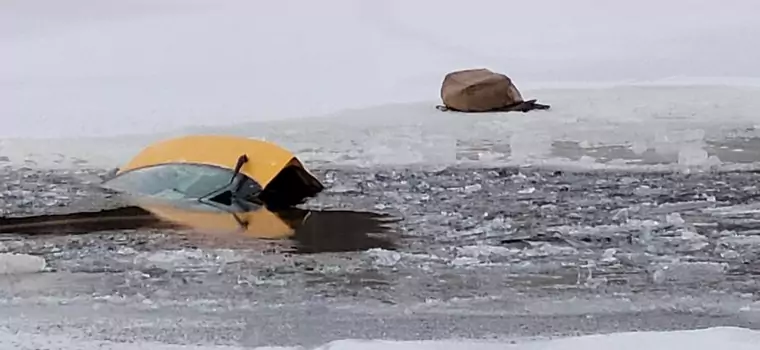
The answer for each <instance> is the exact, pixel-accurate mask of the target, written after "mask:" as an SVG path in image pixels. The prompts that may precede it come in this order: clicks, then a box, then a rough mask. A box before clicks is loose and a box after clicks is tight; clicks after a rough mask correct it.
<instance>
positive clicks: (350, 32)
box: [0, 0, 760, 350]
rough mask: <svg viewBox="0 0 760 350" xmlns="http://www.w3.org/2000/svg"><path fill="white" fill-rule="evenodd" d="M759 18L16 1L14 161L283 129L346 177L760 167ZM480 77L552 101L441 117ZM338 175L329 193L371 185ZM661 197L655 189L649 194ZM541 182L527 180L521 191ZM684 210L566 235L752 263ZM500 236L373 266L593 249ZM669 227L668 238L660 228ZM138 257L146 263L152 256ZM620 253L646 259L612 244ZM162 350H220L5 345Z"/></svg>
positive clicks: (623, 8) (0, 142) (666, 6)
mask: <svg viewBox="0 0 760 350" xmlns="http://www.w3.org/2000/svg"><path fill="white" fill-rule="evenodd" d="M653 8H655V9H656V10H654V11H653V10H652V9H653ZM757 13H760V3H758V2H757V1H754V0H726V1H708V0H694V1H686V0H673V1H668V2H660V1H654V0H641V1H636V2H622V1H615V2H611V1H602V0H573V1H565V0H537V1H531V2H524V1H507V0H473V1H470V2H462V1H454V0H437V1H432V0H430V1H427V0H418V1H412V2H410V1H402V0H384V1H350V0H324V1H319V2H313V1H305V0H289V1H270V2H256V3H254V2H250V1H244V0H230V1H225V2H209V1H204V0H160V1H153V0H129V1H98V0H68V1H66V2H59V1H52V0H9V1H4V2H2V4H0V52H2V54H0V121H2V124H3V127H2V128H0V166H5V165H8V164H10V165H12V166H13V167H18V166H34V167H63V168H70V167H74V166H86V167H99V168H112V167H115V166H118V165H120V164H121V163H122V162H124V161H125V160H127V159H128V158H130V157H131V156H132V155H134V154H135V153H136V152H137V151H138V150H139V149H141V148H142V147H143V146H145V145H146V144H148V143H150V142H153V141H156V140H159V139H162V138H164V137H166V136H170V135H177V134H183V133H188V132H203V133H231V134H235V135H243V136H250V137H262V138H266V139H268V140H271V141H274V142H277V143H279V144H281V145H283V146H285V147H287V148H288V149H290V150H291V151H293V152H294V153H295V154H297V155H298V156H299V157H300V158H302V159H303V160H305V161H306V162H307V163H309V164H312V165H326V166H330V167H340V166H378V167H388V166H402V167H411V166H417V165H424V166H433V167H436V168H444V167H447V166H451V165H465V166H494V165H547V166H563V167H573V168H586V169H588V168H591V169H597V168H613V167H615V168H626V169H633V170H657V169H679V170H684V169H686V170H690V169H692V168H697V169H709V168H719V169H730V168H742V167H758V166H760V117H758V110H760V99H758V96H760V68H759V66H758V65H757V62H760V22H758V21H757V18H756V17H757ZM525 14H531V15H525ZM470 67H488V68H491V69H493V70H496V71H501V72H504V73H505V74H507V75H509V76H510V77H511V78H513V79H514V81H515V82H516V84H517V86H518V88H520V90H521V91H522V93H523V96H525V97H526V98H530V99H532V98H536V99H538V100H539V101H541V102H546V103H548V104H550V105H552V109H551V110H549V111H538V112H532V113H527V114H519V113H510V114H500V113H495V114H484V115H476V116H473V115H460V114H456V113H441V112H439V111H437V110H436V109H435V108H434V106H435V105H436V104H438V103H439V96H438V92H439V90H438V89H439V88H440V82H441V80H442V78H443V76H444V74H445V73H446V72H448V71H451V70H454V69H461V68H470ZM512 180H515V179H512ZM515 181H517V180H515ZM339 185H340V184H339ZM339 185H336V187H334V188H333V189H332V190H333V191H334V192H339V191H343V192H350V191H352V190H353V187H348V186H347V185H344V187H342V188H341V187H339ZM659 190H660V189H657V188H649V187H645V186H641V187H640V188H638V189H637V194H640V195H645V194H652V193H656V192H657V191H659ZM461 191H463V192H466V193H467V194H470V195H472V194H478V193H480V192H482V191H484V189H483V188H482V187H480V185H479V184H478V185H470V186H467V187H462V188H461ZM534 191H536V188H535V187H533V186H531V185H530V184H529V183H525V184H524V186H522V187H521V188H520V189H519V190H518V194H519V195H521V196H531V195H534ZM29 193H31V192H29ZM3 200H4V199H3V198H0V202H2V201H3ZM2 203H4V202H2ZM714 204H715V198H714V197H712V200H710V199H708V198H704V200H700V201H699V203H696V204H694V205H696V206H699V208H692V209H693V210H697V211H699V210H701V209H700V208H704V210H702V212H703V213H704V214H705V215H712V216H715V217H718V216H720V217H727V219H726V220H735V221H736V222H739V223H740V222H741V220H745V219H746V217H744V216H742V215H751V214H753V213H756V212H757V208H752V207H749V208H748V207H739V206H735V207H731V208H728V209H726V208H712V207H711V206H713V205H714ZM377 205H378V206H381V205H382V204H380V203H378V204H377ZM683 205H685V206H688V205H691V204H689V203H686V204H683ZM637 210H651V211H656V210H659V211H660V213H661V214H662V220H661V221H657V222H654V221H646V220H638V219H635V218H630V219H629V216H632V215H634V214H636V213H637ZM678 211H679V208H671V207H660V208H644V209H642V208H629V209H627V210H624V211H620V212H618V213H616V214H611V215H615V218H616V220H619V221H620V222H621V223H620V225H611V226H601V225H597V226H595V227H578V226H566V227H564V228H560V229H558V230H560V231H562V233H565V234H567V235H569V236H571V237H575V238H582V237H584V235H586V236H592V235H596V236H609V237H614V236H615V235H618V234H620V232H622V231H625V232H634V231H636V232H639V231H640V232H641V234H640V235H638V236H637V237H636V239H638V240H640V241H641V242H644V243H646V244H648V245H649V246H650V249H652V250H657V249H666V248H667V249H671V248H672V249H675V250H678V251H681V252H689V251H693V250H704V249H713V250H715V251H716V252H718V253H719V254H721V255H722V256H725V257H727V258H731V259H736V258H737V257H738V256H741V255H742V254H745V253H755V251H754V250H755V249H756V248H754V247H756V246H757V244H755V243H757V242H755V241H756V240H755V237H752V236H737V235H735V234H733V233H732V232H731V231H730V230H725V232H721V235H722V236H721V237H720V238H719V239H717V242H718V243H717V244H716V246H715V247H712V246H706V245H705V244H707V243H706V241H705V239H704V237H702V236H700V235H698V234H696V232H695V231H694V230H693V227H690V226H689V225H693V223H692V221H690V218H688V217H681V216H680V214H678ZM637 220H638V221H637ZM492 224H493V225H497V224H498V225H499V226H498V227H496V226H494V227H487V230H485V231H489V232H482V231H484V229H480V231H478V229H473V231H472V232H468V233H469V234H472V235H475V236H476V237H481V236H478V235H482V236H485V238H483V240H482V241H477V242H467V244H462V245H460V246H458V247H453V248H452V249H450V251H448V252H445V253H448V254H449V255H448V256H446V257H438V256H423V255H422V254H419V255H417V256H415V255H414V254H408V253H400V254H399V253H394V252H388V251H382V250H376V251H372V252H370V253H368V255H370V256H371V257H372V259H374V261H375V263H377V264H378V265H383V266H387V267H395V266H397V265H400V264H401V265H403V264H404V263H406V262H407V261H408V260H415V259H417V260H425V259H428V260H430V261H436V262H441V261H443V262H444V263H450V264H462V265H465V266H476V267H480V266H486V265H494V264H499V263H505V262H506V261H508V260H509V259H510V258H511V257H512V256H513V255H531V256H538V257H543V256H549V257H553V258H558V257H559V256H561V255H563V254H564V253H566V252H573V251H575V250H577V248H574V247H556V246H553V245H551V244H543V243H541V244H537V245H535V246H532V247H530V248H529V249H523V250H517V249H511V248H504V247H496V246H492V245H490V243H489V241H488V239H490V238H491V237H488V235H489V234H492V233H493V232H491V231H495V232H497V233H498V234H504V233H505V232H511V230H512V227H511V226H510V224H509V222H500V223H492ZM663 227H665V228H666V229H664V230H665V231H667V232H666V233H667V234H668V235H669V236H658V235H656V234H654V235H653V234H652V233H651V232H648V231H647V230H648V229H650V228H651V229H663ZM459 238H461V237H453V238H452V237H450V236H445V235H444V236H443V237H442V239H459ZM664 247H665V248H664ZM123 253H124V255H125V256H127V257H129V258H130V259H131V258H132V257H131V256H132V255H133V254H132V253H134V252H128V251H123ZM198 254H199V255H197V256H196V255H195V252H193V251H184V252H183V253H182V254H179V255H175V256H172V255H170V254H167V255H162V253H155V254H143V253H141V254H134V255H136V257H135V259H137V260H136V261H138V262H140V263H145V264H154V265H160V266H175V265H173V264H176V263H177V261H180V262H183V263H186V264H190V265H193V264H201V265H202V264H206V263H207V262H208V261H209V260H208V257H206V256H202V254H201V253H198ZM602 258H603V261H602V262H607V263H612V262H617V261H622V260H624V259H626V258H630V257H628V256H626V255H625V254H624V253H621V252H620V251H618V250H616V249H608V250H605V251H604V255H603V257H602ZM125 259H126V258H125ZM229 259H230V260H235V259H236V258H234V257H229ZM209 265H211V263H210V262H209ZM193 266H195V265H193ZM204 266H205V265H204ZM44 268H45V261H44V260H43V261H40V260H39V259H36V258H34V257H28V256H23V255H14V256H11V255H5V254H4V255H0V270H2V269H5V270H3V271H7V272H8V276H10V277H8V278H17V276H18V275H19V273H20V272H29V273H31V274H33V275H34V273H35V272H39V271H41V270H43V269H44ZM651 269H652V271H651V275H652V277H653V280H654V281H655V282H661V281H667V280H668V279H669V278H671V277H673V276H676V277H678V278H689V277H691V276H704V275H707V276H708V277H709V276H710V275H712V274H716V275H717V274H722V273H723V270H722V269H723V265H721V264H719V263H714V264H710V263H704V264H698V263H692V262H689V261H658V262H657V263H656V264H653V265H652V267H651ZM539 272H540V271H539ZM36 275H40V274H36ZM0 276H2V275H0ZM0 278H5V277H0ZM579 279H580V278H579ZM592 282H593V281H592ZM742 305H743V304H742ZM745 307H746V306H745ZM754 310H755V309H752V308H750V309H749V311H753V312H754ZM25 311H29V310H25ZM43 313H44V312H43ZM759 337H760V336H758V334H757V333H755V332H752V331H749V330H742V329H733V328H712V329H706V330H699V331H684V332H661V333H638V334H617V335H605V336H593V337H583V338H571V339H563V340H552V341H549V342H537V343H516V344H508V343H505V342H490V343H462V342H468V341H466V340H456V341H440V342H400V341H399V342H394V341H390V340H388V341H380V340H377V341H358V340H338V341H335V342H334V343H331V344H326V345H324V346H323V348H324V349H327V348H330V349H380V348H383V349H386V348H390V349H433V348H435V349H446V348H452V349H454V348H471V349H474V350H481V349H482V350H486V349H496V348H498V349H515V350H518V349H519V350H522V349H533V348H537V347H541V348H543V349H563V350H564V349H571V350H572V349H575V348H583V349H608V348H615V349H626V346H636V347H637V348H638V347H646V348H648V349H653V350H657V349H672V348H673V347H675V346H676V345H674V344H678V345H677V346H687V347H688V346H691V348H693V349H696V350H701V349H714V348H716V347H719V346H728V347H730V348H732V349H737V350H741V349H749V348H750V346H752V348H753V349H754V348H755V347H757V344H758V343H760V338H759ZM146 347H150V348H155V349H197V350H201V349H207V348H208V349H211V348H212V347H203V346H201V345H199V346H196V347H190V346H187V347H186V346H180V345H169V344H161V343H142V344H127V343H118V342H107V341H95V340H84V339H74V337H72V336H68V335H42V334H26V333H23V332H20V331H15V330H10V329H9V330H0V348H20V349H23V348H30V349H31V348H34V349H64V348H72V349H88V348H110V349H124V350H128V349H134V348H146ZM220 348H221V347H220ZM227 349H236V348H235V347H228V348H227Z"/></svg>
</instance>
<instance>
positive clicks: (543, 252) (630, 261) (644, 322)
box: [0, 168, 760, 344]
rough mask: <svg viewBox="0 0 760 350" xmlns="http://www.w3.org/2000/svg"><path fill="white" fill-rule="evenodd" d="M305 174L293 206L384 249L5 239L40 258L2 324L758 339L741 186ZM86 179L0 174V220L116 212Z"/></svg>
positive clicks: (180, 237) (572, 177)
mask: <svg viewBox="0 0 760 350" xmlns="http://www.w3.org/2000/svg"><path fill="white" fill-rule="evenodd" d="M315 172H316V173H317V176H318V177H319V178H321V179H324V182H325V184H326V186H327V187H328V188H327V190H326V191H325V192H324V193H323V194H321V195H320V196H319V197H318V198H316V199H315V200H313V201H312V202H310V203H309V204H308V205H307V207H309V208H314V209H326V208H345V209H354V210H372V211H380V212H387V213H391V214H394V215H397V216H400V217H402V218H403V219H404V220H403V221H402V222H400V223H399V227H398V231H399V232H400V233H401V235H402V236H403V237H402V238H401V239H400V240H399V241H398V244H399V246H400V247H399V249H398V250H396V251H389V250H381V249H374V250H370V251H366V252H352V253H340V254H336V253H331V254H315V255H290V254H283V253H281V250H280V249H278V247H279V244H280V243H279V242H265V241H253V240H250V241H245V240H238V241H234V242H233V241H222V240H219V239H212V238H209V237H197V236H193V235H187V234H184V233H182V232H175V231H155V230H154V231H129V232H126V231H125V232H93V233H91V234H87V235H79V236H69V237H65V236H56V237H44V238H43V237H39V238H34V239H23V238H20V237H18V236H16V235H13V234H7V235H2V236H1V237H0V253H24V254H32V255H37V256H42V257H44V258H45V259H46V261H47V266H46V269H47V271H49V272H47V273H42V274H39V273H38V274H32V275H29V274H26V275H22V274H18V275H11V277H8V278H6V279H2V280H0V281H2V282H0V284H1V285H2V288H0V296H1V297H2V298H3V299H2V301H0V305H2V308H5V311H3V312H4V313H8V314H17V313H18V312H22V313H23V314H24V315H25V317H31V318H33V319H37V320H43V321H39V322H38V323H37V325H36V326H35V327H37V328H39V329H43V330H49V329H53V330H55V329H58V330H60V329H67V330H68V328H72V329H76V330H79V331H81V330H82V329H85V331H83V332H85V333H86V334H87V335H88V336H96V337H105V338H108V339H117V340H118V339H131V338H130V337H135V336H137V337H140V338H145V339H153V340H162V341H170V342H190V343H193V342H207V341H213V342H216V343H236V342H242V343H243V344H260V343H261V344H290V343H292V342H314V343H315V344H316V343H320V342H323V341H326V340H330V339H339V338H345V337H386V336H390V337H392V338H397V339H405V338H410V339H412V338H418V337H423V338H425V337H436V336H439V337H441V336H443V337H447V336H448V337H450V336H478V337H483V336H493V335H494V334H496V335H504V334H516V335H538V334H545V333H550V334H551V333H563V334H566V333H568V332H589V331H593V332H598V331H613V330H625V329H663V328H682V327H697V326H708V325H739V326H747V327H758V325H760V324H759V323H758V322H759V319H760V318H759V317H758V312H759V311H760V303H758V302H756V300H757V297H758V293H759V291H760V279H758V278H757V276H758V274H759V273H760V262H758V255H759V254H760V201H758V200H757V198H758V195H759V194H760V189H758V185H757V183H758V182H757V178H758V176H760V175H758V174H757V173H753V172H724V173H694V174H690V175H689V174H678V173H614V172H606V173H601V172H598V173H572V172H560V171H550V170H531V169H527V168H524V169H517V168H509V169H445V170H439V171H422V170H418V171H415V170H398V171H393V170H380V171H375V170H356V169H353V170H351V169H340V170H337V169H336V170H325V169H316V171H315ZM104 173H105V172H104V171H86V170H79V171H63V170H55V171H52V170H51V171H47V172H44V173H42V172H39V171H36V170H32V169H21V170H19V169H10V168H6V169H5V170H4V171H3V172H2V177H3V181H2V182H1V183H2V184H1V185H0V186H2V188H0V192H2V194H3V195H2V197H1V199H0V208H2V210H3V213H4V215H30V214H38V213H62V212H71V211H75V210H92V209H95V208H98V207H102V206H103V205H114V204H113V201H114V200H115V199H114V198H110V195H109V194H107V193H106V192H104V191H102V190H99V189H97V187H96V186H95V185H94V184H95V183H97V181H98V180H99V178H100V177H99V176H101V175H102V174H104ZM51 305H54V306H55V307H56V308H57V309H56V310H58V311H56V313H58V314H59V315H66V322H62V321H61V320H60V319H59V318H58V317H61V316H54V315H51V313H50V312H49V311H45V310H47V309H46V307H49V306H51ZM115 310H118V311H115ZM252 315H256V316H252ZM325 315H329V317H328V316H325ZM425 315H427V316H425ZM430 315H433V316H430ZM98 317H100V318H101V319H98ZM324 317H328V318H329V319H330V320H331V321H330V322H327V323H326V324H323V323H324V322H323V320H322V318H324ZM497 320H498V321H497ZM113 322H116V323H119V324H122V326H123V327H126V328H124V329H123V330H114V329H113V327H112V325H111V324H112V323H113ZM378 322H380V323H384V322H387V324H383V325H379V324H377V323H378ZM13 327H23V326H22V325H18V324H17V325H15V326H13ZM67 327H68V328H67ZM123 327H122V328H123ZM194 327H195V328H199V329H200V328H202V329H203V331H200V330H199V331H198V332H192V331H188V329H195V328H194ZM352 327H353V328H352ZM109 329H110V330H109ZM119 329H121V328H119ZM278 332H279V333H278Z"/></svg>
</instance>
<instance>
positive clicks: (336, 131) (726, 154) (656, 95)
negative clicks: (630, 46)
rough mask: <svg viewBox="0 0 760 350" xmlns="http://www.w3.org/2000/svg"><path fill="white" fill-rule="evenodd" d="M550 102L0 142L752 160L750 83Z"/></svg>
mask: <svg viewBox="0 0 760 350" xmlns="http://www.w3.org/2000/svg"><path fill="white" fill-rule="evenodd" d="M524 94H525V95H527V96H530V97H534V98H539V99H540V100H541V101H544V102H547V103H550V104H551V105H552V108H553V109H552V110H550V111H536V112H531V113H525V114H522V113H493V114H478V115H467V114H461V113H454V112H447V113H444V112H440V111H438V110H436V109H435V108H434V105H435V101H429V102H420V103H406V104H394V105H385V106H378V107H371V108H364V109H354V110H347V111H343V112H340V113H336V114H329V115H323V116H318V117H309V118H301V119H290V120H280V121H260V122H250V123H238V124H233V125H229V126H219V127H186V128H182V129H178V130H174V131H170V132H164V133H156V134H144V135H132V136H121V137H101V138H86V137H80V138H71V137H68V138H61V139H51V138H48V139H28V138H26V139H25V138H15V139H5V140H0V156H5V157H8V159H7V160H8V161H9V162H11V163H15V164H24V163H25V162H27V161H29V162H30V164H31V165H38V166H64V167H67V166H71V165H72V164H73V163H76V162H77V161H78V160H85V161H86V164H85V165H88V166H98V167H114V166H118V165H119V164H121V163H123V162H125V161H127V160H128V159H129V158H130V157H132V156H133V155H134V154H136V153H137V152H138V151H139V150H140V149H141V148H142V147H144V146H146V145H147V144H149V143H150V142H153V141H157V140H159V139H162V138H164V137H170V136H175V135H180V134H187V133H222V134H233V135H240V136H246V137H256V138H264V139H267V140H270V141H273V142H276V143H278V144H280V145H282V146H284V147H286V148H288V149H290V150H291V151H292V152H294V153H295V154H296V155H297V156H299V157H301V158H302V159H303V160H305V161H307V162H309V163H311V164H329V165H331V166H416V165H427V166H447V165H455V164H457V165H477V166H494V165H526V164H533V165H553V166H557V165H558V166H572V167H581V168H605V167H607V168H609V167H628V168H634V169H657V168H679V169H681V168H709V167H715V166H720V167H724V168H726V167H731V166H757V165H758V164H759V163H758V162H759V161H760V120H758V119H757V111H758V110H760V100H758V99H757V98H756V96H760V88H754V87H727V86H647V87H642V86H621V87H616V88H596V89H589V88H586V89H580V88H575V89H536V90H527V91H526V92H525V93H524Z"/></svg>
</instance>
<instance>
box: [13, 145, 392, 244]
mask: <svg viewBox="0 0 760 350" xmlns="http://www.w3.org/2000/svg"><path fill="white" fill-rule="evenodd" d="M103 187H105V188H107V189H110V190H113V191H116V192H119V193H121V194H123V195H125V196H126V197H127V199H128V201H129V202H130V203H131V204H132V205H133V206H128V207H122V208H116V209H108V210H102V211H92V212H80V213H72V214H61V215H41V216H35V217H21V218H0V233H16V234H28V235H40V234H50V233H58V234H61V233H63V234H83V233H88V232H92V231H96V230H97V231H103V230H123V229H138V228H185V229H190V230H191V231H195V232H200V233H203V234H210V235H213V236H215V237H224V236H228V235H235V236H239V237H251V238H259V239H290V240H293V241H295V243H296V244H295V249H296V251H297V252H326V251H333V252H335V251H350V250H366V249H370V248H386V249H391V248H393V247H394V243H393V242H392V239H391V237H392V236H393V234H392V233H391V231H390V227H389V226H388V224H389V223H391V222H396V221H398V218H394V217H392V216H390V215H386V214H380V213H373V212H360V211H346V210H325V211H315V210H306V209H300V208H296V207H295V206H296V205H298V204H301V203H303V202H304V201H305V200H307V199H308V198H311V197H314V196H316V195H317V194H318V193H319V192H321V191H322V190H323V189H324V186H323V185H322V184H321V182H320V181H319V180H318V179H317V178H316V177H315V176H314V175H313V174H312V173H311V172H309V171H308V170H306V168H305V167H304V165H303V163H301V161H300V160H298V159H297V158H296V157H295V156H294V155H293V154H291V153H290V152H288V151H287V150H285V149H283V148H281V147H279V146H277V145H274V144H272V143H269V142H265V141H260V140H254V139H248V138H243V137H234V136H216V135H192V136H184V137H179V138H174V139H169V140H165V141H161V142H158V143H155V144H152V145H150V146H148V147H146V148H145V149H144V150H142V151H141V152H140V153H138V154H137V155H136V156H135V157H134V158H133V159H132V160H131V161H129V162H128V163H127V164H125V165H124V166H123V167H121V168H119V169H118V170H117V171H116V173H115V174H114V176H113V177H111V178H110V179H108V180H106V181H104V183H103Z"/></svg>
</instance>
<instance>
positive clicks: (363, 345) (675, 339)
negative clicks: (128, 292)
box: [0, 327, 760, 350]
mask: <svg viewBox="0 0 760 350" xmlns="http://www.w3.org/2000/svg"><path fill="white" fill-rule="evenodd" d="M757 344H760V332H758V331H753V330H748V329H742V328H733V327H720V328H709V329H702V330H689V331H673V332H630V333H617V334H605V335H590V336H582V337H571V338H560V339H550V340H533V341H531V340H513V341H477V340H436V341H388V340H338V341H333V342H330V343H328V344H324V345H322V346H319V347H317V348H315V349H314V350H328V349H329V350H380V349H383V350H386V349H387V350H459V349H468V350H497V349H498V350H608V349H616V350H639V349H647V350H672V349H675V348H685V349H690V350H715V349H720V348H726V349H732V350H755V349H757ZM0 348H3V349H8V348H13V349H19V350H25V349H36V350H64V349H66V350H68V349H72V350H73V349H77V350H89V349H100V350H106V349H110V350H138V349H152V350H242V349H243V348H242V347H235V346H186V345H172V344H162V343H156V342H135V343H116V342H108V341H94V340H84V339H74V338H69V337H65V336H60V335H44V336H43V335H40V334H31V333H17V332H10V331H7V330H5V331H3V330H0ZM249 349H250V348H249ZM255 349H258V350H303V349H305V348H303V347H257V348H255Z"/></svg>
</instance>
